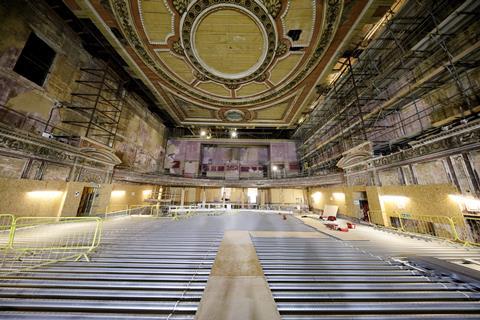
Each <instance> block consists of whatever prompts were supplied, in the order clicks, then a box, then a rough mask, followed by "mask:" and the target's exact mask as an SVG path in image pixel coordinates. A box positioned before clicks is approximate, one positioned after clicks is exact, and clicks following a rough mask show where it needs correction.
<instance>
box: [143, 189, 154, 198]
mask: <svg viewBox="0 0 480 320" xmlns="http://www.w3.org/2000/svg"><path fill="white" fill-rule="evenodd" d="M142 194H143V196H144V197H150V196H151V195H152V190H143V192H142Z"/></svg>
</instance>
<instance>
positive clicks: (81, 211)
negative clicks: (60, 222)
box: [77, 187, 96, 217]
mask: <svg viewBox="0 0 480 320" xmlns="http://www.w3.org/2000/svg"><path fill="white" fill-rule="evenodd" d="M95 191H96V190H95V188H93V187H84V188H83V191H82V197H81V198H80V204H79V205H78V209H77V217H85V216H89V215H90V212H91V210H92V205H93V199H95V194H96V192H95Z"/></svg>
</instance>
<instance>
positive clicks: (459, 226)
mask: <svg viewBox="0 0 480 320" xmlns="http://www.w3.org/2000/svg"><path fill="white" fill-rule="evenodd" d="M455 226H456V230H457V234H458V235H459V238H460V241H462V242H464V243H465V245H475V246H480V218H476V217H465V219H464V220H463V221H461V222H458V223H455Z"/></svg>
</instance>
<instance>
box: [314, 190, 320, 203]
mask: <svg viewBox="0 0 480 320" xmlns="http://www.w3.org/2000/svg"><path fill="white" fill-rule="evenodd" d="M312 199H313V201H314V202H319V201H320V199H322V193H321V192H319V191H317V192H315V193H314V194H312Z"/></svg>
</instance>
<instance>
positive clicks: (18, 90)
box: [0, 0, 91, 119]
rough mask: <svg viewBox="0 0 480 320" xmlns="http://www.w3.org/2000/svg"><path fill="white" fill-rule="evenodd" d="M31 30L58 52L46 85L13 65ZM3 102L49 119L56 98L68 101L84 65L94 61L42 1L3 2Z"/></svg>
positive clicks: (0, 70) (0, 11) (0, 46)
mask: <svg viewBox="0 0 480 320" xmlns="http://www.w3.org/2000/svg"><path fill="white" fill-rule="evenodd" d="M31 32H35V34H36V35H37V36H38V37H40V38H41V39H42V40H44V41H46V42H47V44H48V45H49V46H50V47H52V48H53V49H54V50H55V51H56V57H55V59H54V61H53V65H52V67H51V69H50V73H49V75H48V76H47V79H46V81H45V83H44V85H43V86H39V85H37V84H35V83H33V82H31V81H29V80H28V79H26V78H24V77H22V76H20V75H18V74H16V73H15V72H14V71H13V68H14V66H15V64H16V61H17V59H18V57H19V55H20V53H21V51H22V49H23V46H24V45H25V42H26V41H27V39H28V36H29V34H30V33H31ZM0 34H2V37H1V38H0V104H3V105H6V106H8V107H10V108H12V109H14V110H17V111H19V112H22V113H26V114H29V115H33V116H35V117H38V118H41V119H47V118H48V116H49V113H50V110H51V108H52V106H53V104H54V102H55V101H61V100H68V99H69V97H70V93H71V92H72V91H73V90H74V89H75V88H76V84H75V80H76V79H77V78H78V75H79V68H80V66H81V65H87V63H88V62H89V61H91V57H89V56H88V54H87V53H86V51H85V50H83V49H82V48H81V47H80V46H79V44H80V43H81V42H80V39H79V38H78V36H77V35H75V34H74V33H73V31H70V30H69V29H68V28H67V27H66V26H65V25H64V23H63V21H60V20H59V18H58V17H57V16H56V15H55V13H53V12H52V11H50V10H49V9H48V8H46V7H45V6H44V4H43V3H42V2H41V1H37V2H35V1H28V2H27V1H22V0H20V1H7V2H6V3H5V5H4V6H1V5H0Z"/></svg>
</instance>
